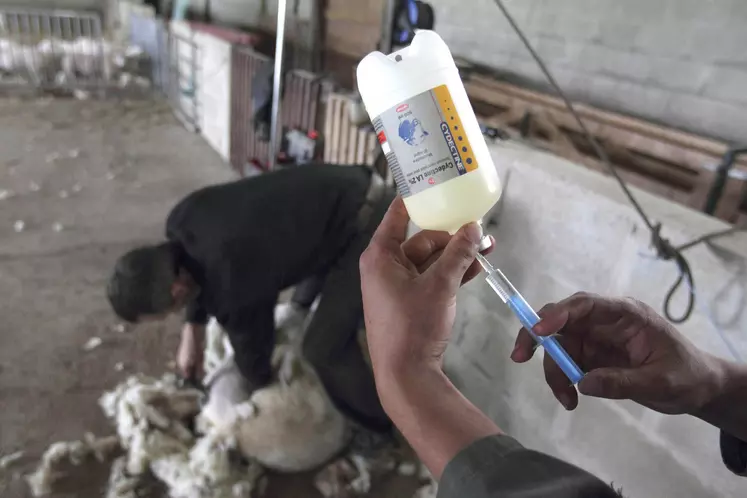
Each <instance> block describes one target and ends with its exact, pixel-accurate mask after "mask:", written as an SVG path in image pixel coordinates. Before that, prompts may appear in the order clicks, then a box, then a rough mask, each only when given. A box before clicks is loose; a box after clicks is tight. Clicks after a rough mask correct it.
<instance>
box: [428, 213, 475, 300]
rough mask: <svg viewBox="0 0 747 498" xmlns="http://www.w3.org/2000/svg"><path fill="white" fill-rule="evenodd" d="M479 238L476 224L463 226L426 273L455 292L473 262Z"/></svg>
mask: <svg viewBox="0 0 747 498" xmlns="http://www.w3.org/2000/svg"><path fill="white" fill-rule="evenodd" d="M481 238H482V228H481V227H480V225H478V224H477V223H468V224H467V225H464V226H463V227H462V228H460V229H459V231H458V232H457V233H456V234H454V236H453V237H452V238H451V240H450V241H449V243H448V244H447V245H446V247H445V248H444V251H443V253H442V254H441V257H440V258H438V260H436V262H435V263H433V265H432V266H431V267H430V269H429V270H428V273H430V274H433V275H437V276H438V277H439V278H442V279H443V280H445V281H446V282H447V283H448V286H449V288H450V290H451V291H452V292H456V291H457V290H458V289H459V286H460V285H461V283H462V279H463V278H464V274H465V273H466V271H467V270H468V269H469V267H470V266H471V265H472V263H474V262H475V257H476V256H477V252H478V250H479V245H480V239H481Z"/></svg>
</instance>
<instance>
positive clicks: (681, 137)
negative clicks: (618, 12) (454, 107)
mask: <svg viewBox="0 0 747 498" xmlns="http://www.w3.org/2000/svg"><path fill="white" fill-rule="evenodd" d="M465 86H467V87H468V88H469V89H471V90H472V91H477V92H479V91H480V90H478V88H481V89H482V90H488V91H492V92H496V93H502V94H504V95H506V96H508V97H509V98H518V99H520V100H524V101H526V102H527V103H533V104H536V105H539V106H542V107H546V108H549V109H548V110H549V111H550V112H552V111H559V112H561V113H563V114H567V113H568V111H567V109H566V107H565V103H564V102H563V101H562V100H561V99H559V98H557V97H554V96H550V95H546V94H542V93H539V92H535V91H532V90H528V89H525V88H521V87H517V86H515V85H511V84H509V83H504V82H499V81H496V80H493V79H490V78H488V77H486V76H481V75H473V76H471V77H470V80H469V81H467V82H466V83H465ZM468 93H470V91H469V90H468ZM574 107H575V109H576V111H577V112H578V113H579V115H580V116H581V117H582V119H584V121H585V122H586V124H587V126H589V127H590V128H591V127H594V126H595V125H596V126H599V125H602V126H604V125H606V126H607V127H610V128H611V129H612V130H614V131H613V134H614V133H619V132H623V131H626V132H628V133H627V134H625V136H626V137H627V139H631V138H632V137H635V136H637V137H639V138H641V139H643V140H644V143H638V144H637V145H638V147H642V146H647V145H650V144H651V143H652V142H658V149H659V151H660V152H661V153H662V154H669V153H671V152H673V151H676V152H675V153H676V155H678V156H680V157H683V156H686V155H687V154H689V153H692V154H697V156H696V159H693V160H692V161H690V164H691V165H692V164H693V163H694V164H702V163H703V162H704V161H705V162H712V161H713V160H714V159H716V158H720V157H721V156H722V155H723V154H724V153H725V152H726V150H727V148H728V146H727V145H726V144H725V143H723V142H719V141H716V140H712V139H709V138H705V137H702V136H699V135H695V134H692V133H687V132H684V131H680V130H675V129H672V128H666V127H662V126H659V125H656V124H654V123H650V122H647V121H645V120H641V119H637V118H633V117H630V116H624V115H621V114H617V113H614V112H610V111H603V110H601V109H597V108H594V107H592V106H589V105H586V104H578V103H574ZM567 117H568V118H571V119H572V117H571V116H570V115H569V114H568V116H567ZM572 126H574V127H577V125H576V124H573V125H572ZM610 128H608V130H609V129H610ZM616 141H618V142H620V140H619V139H616ZM627 145H628V146H635V145H636V141H635V139H632V140H631V143H629V144H627ZM667 145H670V146H672V145H673V146H674V147H667ZM737 164H738V167H739V168H740V169H741V168H745V169H747V158H746V159H741V160H740V161H738V163H737ZM696 167H697V166H696Z"/></svg>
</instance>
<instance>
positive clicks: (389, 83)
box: [357, 30, 501, 233]
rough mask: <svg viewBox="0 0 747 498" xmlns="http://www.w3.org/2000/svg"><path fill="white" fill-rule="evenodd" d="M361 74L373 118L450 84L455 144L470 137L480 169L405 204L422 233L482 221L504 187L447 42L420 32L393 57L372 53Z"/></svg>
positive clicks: (391, 136)
mask: <svg viewBox="0 0 747 498" xmlns="http://www.w3.org/2000/svg"><path fill="white" fill-rule="evenodd" d="M357 75H358V87H359V91H360V93H361V96H362V98H363V102H364V103H365V105H366V109H367V111H368V113H369V115H370V116H371V118H372V120H374V119H375V118H376V117H377V116H378V115H380V114H381V113H382V112H385V111H386V110H387V109H391V108H392V107H393V106H397V105H398V104H402V103H405V102H410V101H409V100H408V99H411V98H412V97H413V96H415V95H418V94H421V93H422V92H424V91H428V90H431V89H434V88H436V87H439V86H440V85H446V87H447V88H448V92H449V95H450V98H451V99H452V103H450V104H448V105H450V106H453V107H454V108H455V109H454V111H456V114H457V115H458V117H459V119H460V120H461V128H459V130H458V131H457V129H456V128H455V127H454V126H453V123H456V122H452V121H449V123H452V124H451V132H452V133H453V135H454V136H455V140H457V139H458V140H460V141H461V140H462V138H461V137H462V136H464V137H466V139H467V140H468V142H469V144H470V145H471V149H472V152H471V153H472V154H473V155H474V162H473V163H472V164H471V166H472V167H474V166H475V162H476V166H477V168H476V169H474V170H473V171H469V172H468V173H465V174H461V175H459V176H457V177H455V178H451V179H449V180H447V181H444V182H443V183H437V184H435V185H432V186H429V187H427V188H426V189H425V190H421V191H418V192H416V193H413V194H411V195H407V196H405V197H404V202H405V206H406V207H407V212H408V213H409V215H410V218H411V219H412V221H413V222H414V223H415V224H416V225H418V226H419V227H420V228H422V229H426V230H444V231H448V232H450V233H454V232H456V231H457V230H459V228H460V227H461V226H462V225H464V224H466V223H469V222H471V221H480V220H481V218H482V217H483V216H485V214H486V213H487V212H488V211H489V210H490V209H491V208H492V207H493V206H494V205H495V203H496V202H497V201H498V199H499V198H500V196H501V184H500V180H499V178H498V173H497V172H496V170H495V166H494V165H493V160H492V157H491V155H490V151H489V150H488V147H487V144H486V143H485V139H484V138H483V136H482V132H481V130H480V126H479V124H478V122H477V118H476V117H475V113H474V111H473V110H472V106H471V104H470V102H469V98H468V97H467V92H466V91H465V89H464V85H463V84H462V81H461V78H460V77H459V72H458V70H457V68H456V65H455V64H454V60H453V58H452V56H451V53H450V52H449V49H448V47H447V46H446V44H445V43H444V42H443V40H442V39H441V38H440V37H439V36H438V35H437V34H436V33H434V32H432V31H426V30H422V31H419V32H418V34H416V36H415V39H414V40H413V42H412V44H411V45H410V47H407V48H405V49H403V50H401V51H399V52H395V53H394V54H390V55H389V56H385V55H383V54H381V53H379V52H374V53H372V54H369V55H368V56H367V57H366V58H364V59H363V61H361V63H360V64H359V66H358V71H357ZM449 109H451V107H450V108H449ZM454 111H451V112H454ZM445 119H446V118H445ZM452 119H453V118H452ZM457 122H458V121H457ZM439 124H440V123H438V122H424V126H425V128H426V129H428V130H429V131H430V132H431V133H433V134H438V133H439ZM394 131H396V130H388V131H387V138H388V140H398V137H397V136H396V133H394ZM385 152H386V150H385ZM405 161H406V158H404V157H402V158H399V162H400V163H401V164H404V163H405ZM469 169H470V168H468V170H469Z"/></svg>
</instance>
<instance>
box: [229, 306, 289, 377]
mask: <svg viewBox="0 0 747 498" xmlns="http://www.w3.org/2000/svg"><path fill="white" fill-rule="evenodd" d="M275 303H276V300H274V299H273V300H268V301H266V302H262V303H257V304H255V305H252V306H250V307H249V306H247V307H243V308H241V309H240V310H239V311H238V312H237V313H234V314H232V316H231V317H230V319H229V320H228V322H227V323H225V324H222V325H223V327H224V328H225V329H226V332H228V338H229V340H230V341H231V346H232V347H233V350H234V360H235V361H236V366H237V367H238V368H239V371H241V374H242V375H243V376H244V378H245V379H246V380H247V381H248V382H249V383H250V384H251V388H252V389H257V388H260V387H263V386H266V385H267V384H269V383H270V380H272V351H273V349H275V315H274V312H275Z"/></svg>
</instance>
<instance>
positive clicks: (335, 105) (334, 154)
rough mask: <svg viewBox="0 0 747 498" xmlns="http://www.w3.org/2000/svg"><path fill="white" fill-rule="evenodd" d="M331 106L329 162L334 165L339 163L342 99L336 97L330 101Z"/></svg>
mask: <svg viewBox="0 0 747 498" xmlns="http://www.w3.org/2000/svg"><path fill="white" fill-rule="evenodd" d="M330 101H331V104H332V135H331V140H330V142H331V149H330V153H329V162H330V163H333V164H336V163H338V162H339V159H340V158H339V151H340V124H341V123H340V121H341V116H340V114H341V109H342V99H341V98H340V97H336V98H334V99H330Z"/></svg>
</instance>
